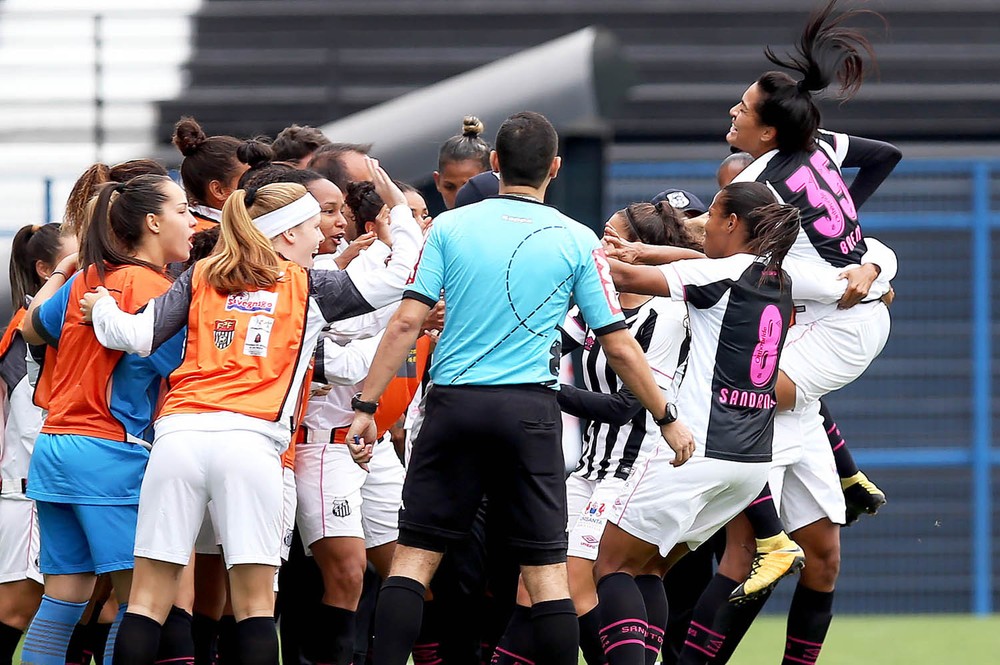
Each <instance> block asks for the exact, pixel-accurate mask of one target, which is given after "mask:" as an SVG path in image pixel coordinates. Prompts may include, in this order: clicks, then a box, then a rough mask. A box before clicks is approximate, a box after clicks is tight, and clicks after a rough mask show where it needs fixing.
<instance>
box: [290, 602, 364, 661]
mask: <svg viewBox="0 0 1000 665" xmlns="http://www.w3.org/2000/svg"><path fill="white" fill-rule="evenodd" d="M357 627H358V626H357V613H355V612H354V611H352V610H347V609H344V608H342V607H334V606H333V605H327V604H326V603H323V604H322V605H320V606H319V608H318V610H317V611H316V617H315V624H314V626H313V630H312V634H311V635H308V636H306V640H307V641H306V642H305V643H304V644H303V647H305V646H306V645H308V648H307V649H306V650H305V653H304V654H303V655H305V657H306V658H308V659H309V660H311V661H313V662H314V663H316V665H350V664H351V663H352V662H353V661H354V637H355V633H356V632H357Z"/></svg>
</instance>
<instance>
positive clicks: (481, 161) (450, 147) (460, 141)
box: [434, 115, 490, 210]
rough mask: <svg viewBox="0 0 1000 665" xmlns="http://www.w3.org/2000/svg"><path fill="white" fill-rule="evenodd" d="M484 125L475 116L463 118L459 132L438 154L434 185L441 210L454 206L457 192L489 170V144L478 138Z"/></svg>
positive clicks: (443, 145) (445, 143) (446, 142)
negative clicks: (460, 131) (440, 201)
mask: <svg viewBox="0 0 1000 665" xmlns="http://www.w3.org/2000/svg"><path fill="white" fill-rule="evenodd" d="M484 129H485V127H484V125H483V122H482V121H481V120H480V119H479V118H477V117H476V116H474V115H467V116H465V117H464V118H462V133H461V134H457V135H455V136H452V137H451V138H450V139H448V140H447V141H445V142H444V143H443V144H442V145H441V149H440V150H439V151H438V168H437V171H435V172H434V186H435V187H436V188H437V190H438V193H439V194H441V198H442V199H443V200H444V207H445V208H447V209H448V210H451V209H452V208H454V207H455V196H456V195H457V194H458V190H460V189H462V186H463V185H465V183H466V182H468V181H469V179H470V178H472V177H473V176H475V175H477V174H479V173H482V172H484V171H489V170H490V144H489V143H487V142H486V141H484V140H483V139H482V138H480V137H481V135H482V133H483V130H484Z"/></svg>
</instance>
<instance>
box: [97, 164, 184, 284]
mask: <svg viewBox="0 0 1000 665" xmlns="http://www.w3.org/2000/svg"><path fill="white" fill-rule="evenodd" d="M169 182H170V178H168V177H167V176H161V175H143V176H139V177H137V178H132V179H131V180H129V181H128V182H127V183H107V184H105V185H103V186H101V188H100V189H99V190H98V193H97V199H96V202H95V203H94V209H93V213H92V215H91V217H90V221H89V222H88V224H87V231H86V234H85V235H84V238H83V242H82V243H81V245H80V257H81V260H80V267H81V269H84V270H85V269H86V268H87V267H88V266H91V265H92V266H94V268H95V270H96V271H97V275H98V278H99V279H100V281H101V283H102V284H103V283H104V276H105V274H106V273H107V268H108V266H112V267H115V266H124V265H136V266H143V267H146V268H150V269H151V270H157V271H160V270H162V269H163V266H155V265H153V264H151V263H149V262H147V261H142V260H140V259H137V258H135V256H133V254H134V253H135V251H136V250H137V249H138V247H139V244H140V243H141V242H142V238H143V236H144V235H145V233H146V215H147V214H149V213H158V212H160V210H161V209H162V208H163V204H164V203H165V202H166V200H167V194H166V193H165V192H164V185H165V184H166V183H169Z"/></svg>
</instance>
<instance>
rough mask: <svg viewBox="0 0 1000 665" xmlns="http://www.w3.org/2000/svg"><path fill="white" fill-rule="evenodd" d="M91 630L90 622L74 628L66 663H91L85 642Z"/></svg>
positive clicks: (75, 664)
mask: <svg viewBox="0 0 1000 665" xmlns="http://www.w3.org/2000/svg"><path fill="white" fill-rule="evenodd" d="M89 632H90V624H89V623H78V624H76V627H74V628H73V635H72V636H70V638H69V646H68V647H66V665H90V654H86V655H84V653H83V652H84V646H83V645H84V643H85V642H86V641H87V633H89ZM4 662H6V661H4V660H3V659H2V653H0V664H2V663H4Z"/></svg>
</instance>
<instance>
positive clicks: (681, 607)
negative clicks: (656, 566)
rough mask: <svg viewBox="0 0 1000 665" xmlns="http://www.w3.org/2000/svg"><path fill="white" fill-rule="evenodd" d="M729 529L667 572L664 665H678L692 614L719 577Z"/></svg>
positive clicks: (687, 555)
mask: <svg viewBox="0 0 1000 665" xmlns="http://www.w3.org/2000/svg"><path fill="white" fill-rule="evenodd" d="M725 537H726V534H725V529H723V530H721V531H719V533H717V534H716V535H714V536H712V538H710V539H709V541H708V542H706V543H705V544H703V545H702V546H701V547H699V548H698V549H696V550H695V551H694V552H690V553H689V554H686V555H685V556H684V557H682V558H681V560H680V561H678V562H677V563H675V564H674V565H673V567H671V568H670V570H669V571H667V574H666V576H665V577H664V579H663V586H664V588H665V589H666V591H667V609H668V614H667V630H666V633H665V634H664V636H663V642H664V644H663V651H661V652H660V653H661V654H662V655H663V663H664V665H677V659H678V658H679V657H680V653H681V649H683V648H684V640H686V639H687V631H688V627H689V626H690V625H691V613H692V612H694V607H695V605H697V604H698V599H699V598H701V594H702V593H703V592H704V591H705V588H706V587H707V586H708V583H709V582H711V581H712V577H713V576H714V575H715V570H714V568H715V551H716V549H717V547H716V546H717V545H718V543H719V541H722V543H723V545H722V547H723V548H724V547H725Z"/></svg>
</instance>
